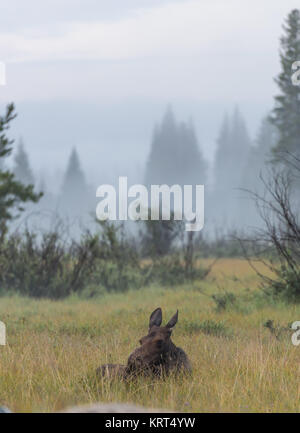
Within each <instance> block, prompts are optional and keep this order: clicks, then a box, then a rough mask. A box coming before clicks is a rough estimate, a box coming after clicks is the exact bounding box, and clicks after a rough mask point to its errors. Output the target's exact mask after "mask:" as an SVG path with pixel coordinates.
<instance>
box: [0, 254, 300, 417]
mask: <svg viewBox="0 0 300 433" xmlns="http://www.w3.org/2000/svg"><path fill="white" fill-rule="evenodd" d="M208 262H209V260H207V261H206V263H208ZM258 285H259V280H258V278H257V276H256V274H255V273H254V272H253V270H252V269H251V268H250V267H249V265H248V263H247V262H246V261H243V260H238V259H222V260H219V261H218V262H217V263H216V264H215V265H214V267H213V270H212V272H211V273H210V274H209V276H208V277H207V278H206V279H205V280H204V281H195V282H193V283H192V284H189V285H184V286H176V287H175V288H172V287H156V286H152V287H148V288H145V289H142V290H139V291H129V292H127V293H124V294H107V295H104V296H102V297H99V298H97V299H90V300H82V299H79V298H75V297H71V298H68V299H65V300H63V301H49V300H33V299H27V298H21V297H15V296H13V297H4V298H1V302H0V320H2V321H3V322H4V323H5V324H6V327H7V345H6V346H0V390H1V392H0V404H1V405H5V406H8V407H9V408H10V409H11V410H12V411H18V412H35V411H39V412H53V411H57V410H61V409H63V408H65V407H66V406H69V405H73V404H83V403H92V402H98V401H101V402H131V403H136V404H139V405H144V406H149V407H156V408H165V409H169V410H175V411H181V412H189V411H191V412H192V411H195V412H228V411H230V412H299V409H300V347H299V346H297V347H296V346H293V345H292V343H291V331H289V330H287V331H286V332H283V333H282V335H280V337H278V338H276V337H275V336H274V335H273V334H272V333H271V332H270V331H269V329H267V328H266V327H265V326H264V323H265V322H266V321H267V320H268V319H270V320H273V321H274V323H275V324H278V325H280V326H281V327H282V328H286V327H288V324H289V323H291V322H294V321H296V320H300V306H299V305H298V306H295V305H285V304H283V303H273V302H271V301H266V300H265V299H264V298H263V296H261V294H260V291H259V289H258ZM226 291H227V292H231V293H232V294H234V295H235V296H236V298H235V299H236V300H235V302H233V303H232V304H231V305H229V306H228V307H227V308H225V309H223V310H221V311H218V310H217V308H216V303H215V302H214V300H213V299H212V297H211V295H212V294H217V293H225V292H226ZM158 306H160V307H162V309H163V314H164V316H163V319H164V322H165V321H166V320H168V319H169V318H170V317H171V315H173V314H174V313H175V311H176V309H177V308H178V309H179V321H178V324H177V326H176V328H175V329H174V331H173V341H174V343H175V344H177V345H178V346H180V347H182V348H183V349H184V350H185V351H186V353H187V354H188V355H189V357H190V360H191V363H192V366H193V375H192V377H183V378H180V379H176V378H175V377H169V378H167V379H166V380H164V381H159V380H154V381H153V380H150V379H140V380H138V381H137V382H135V383H131V384H124V383H118V382H107V381H96V380H95V369H96V368H97V366H99V365H100V364H102V363H107V362H116V363H125V362H126V360H127V357H128V355H129V354H130V352H131V351H132V350H133V349H134V348H135V347H137V345H138V344H139V343H138V341H139V339H140V338H141V337H142V336H143V335H145V334H146V333H147V325H148V319H149V315H150V313H151V312H152V311H153V310H154V309H155V308H156V307H158Z"/></svg>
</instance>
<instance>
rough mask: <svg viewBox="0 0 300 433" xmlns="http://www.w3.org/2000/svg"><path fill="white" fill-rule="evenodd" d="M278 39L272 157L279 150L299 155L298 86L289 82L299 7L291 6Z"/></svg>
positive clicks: (299, 38) (297, 49)
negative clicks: (274, 142) (278, 92)
mask: <svg viewBox="0 0 300 433" xmlns="http://www.w3.org/2000/svg"><path fill="white" fill-rule="evenodd" d="M283 30H284V34H283V36H282V37H281V39H280V46H281V50H280V63H281V72H280V74H279V75H278V77H277V78H276V79H275V82H276V83H277V85H278V87H279V90H280V94H279V95H277V96H276V97H275V107H274V109H273V112H272V115H271V121H272V123H273V124H274V125H275V126H276V128H277V129H278V142H277V144H276V146H275V147H274V155H275V158H279V159H280V153H281V152H290V153H293V154H294V155H296V156H298V157H299V155H300V86H295V85H293V83H292V80H291V75H292V72H293V71H292V64H293V63H294V62H295V61H297V60H300V10H298V9H294V10H292V11H291V12H290V14H289V15H288V17H287V19H286V22H285V24H284V26H283Z"/></svg>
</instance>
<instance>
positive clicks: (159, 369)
mask: <svg viewBox="0 0 300 433" xmlns="http://www.w3.org/2000/svg"><path fill="white" fill-rule="evenodd" d="M177 321H178V310H177V312H176V313H175V314H174V316H173V317H172V318H171V319H170V320H169V322H168V323H167V324H166V326H161V323H162V310H161V308H156V310H154V311H153V312H152V314H151V315H150V320H149V330H148V334H147V335H145V336H144V337H142V338H141V339H140V341H139V342H140V346H139V347H138V348H137V349H135V350H134V351H133V352H132V353H131V354H130V355H129V358H128V360H127V364H126V365H121V364H104V365H101V366H100V367H99V368H98V369H97V371H96V373H97V376H100V377H108V378H119V379H125V380H127V379H130V378H133V377H137V376H156V377H162V376H166V375H169V374H170V373H171V372H174V373H175V374H177V373H179V372H184V373H191V372H192V368H191V364H190V361H189V359H188V357H187V355H186V353H185V352H184V351H183V350H182V349H181V348H180V347H177V346H175V344H174V343H173V341H172V340H171V335H172V330H173V328H174V327H175V325H176V323H177Z"/></svg>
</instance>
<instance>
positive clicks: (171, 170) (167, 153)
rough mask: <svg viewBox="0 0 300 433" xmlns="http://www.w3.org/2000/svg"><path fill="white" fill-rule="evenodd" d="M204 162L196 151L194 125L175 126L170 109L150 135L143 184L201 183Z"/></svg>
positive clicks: (175, 122) (197, 147) (204, 169)
mask: <svg viewBox="0 0 300 433" xmlns="http://www.w3.org/2000/svg"><path fill="white" fill-rule="evenodd" d="M205 180H206V163H205V160H204V158H203V156H202V153H201V151H200V149H199V145H198V142H197V137H196V134H195V131H194V127H193V125H192V124H191V123H190V124H187V123H185V122H182V123H180V124H178V123H177V121H176V119H175V116H174V114H173V111H172V109H171V107H169V108H168V109H167V111H166V113H165V115H164V117H163V120H162V122H161V124H160V125H158V126H156V127H155V129H154V133H153V138H152V143H151V151H150V155H149V158H148V161H147V166H146V174H145V183H146V184H147V185H150V184H164V183H165V184H168V185H174V184H179V185H184V184H204V183H205Z"/></svg>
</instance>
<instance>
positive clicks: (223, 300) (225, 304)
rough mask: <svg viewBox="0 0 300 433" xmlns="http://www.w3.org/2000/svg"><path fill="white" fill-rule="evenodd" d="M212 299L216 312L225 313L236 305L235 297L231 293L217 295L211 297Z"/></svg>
mask: <svg viewBox="0 0 300 433" xmlns="http://www.w3.org/2000/svg"><path fill="white" fill-rule="evenodd" d="M212 299H213V300H214V302H215V303H216V311H218V312H221V311H225V310H227V309H228V308H230V307H232V306H234V305H235V304H236V296H235V295H234V294H233V293H230V292H229V293H227V292H226V293H218V294H216V295H212Z"/></svg>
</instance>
